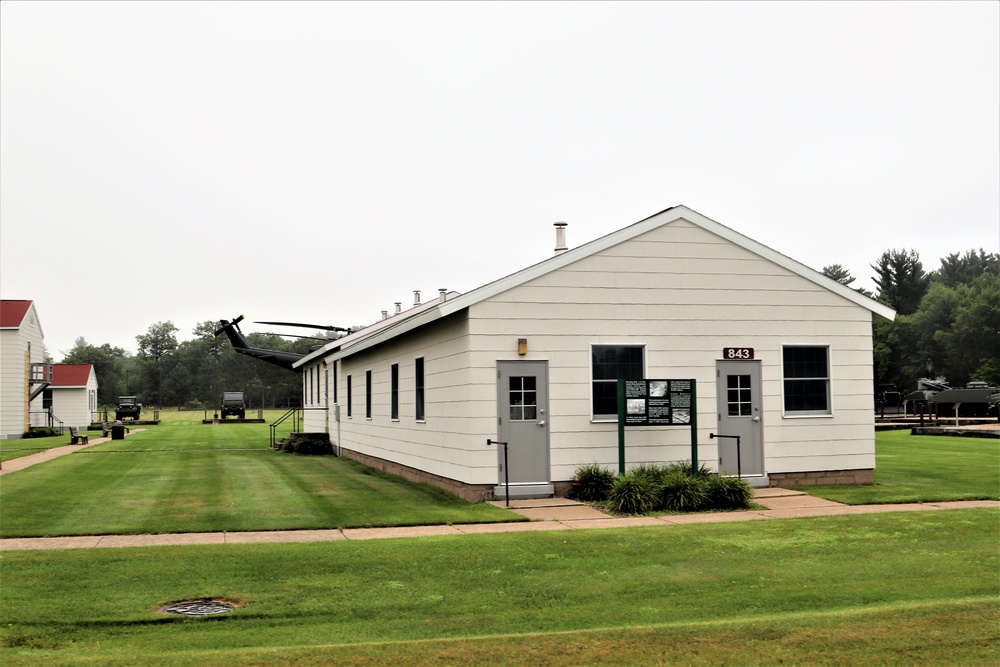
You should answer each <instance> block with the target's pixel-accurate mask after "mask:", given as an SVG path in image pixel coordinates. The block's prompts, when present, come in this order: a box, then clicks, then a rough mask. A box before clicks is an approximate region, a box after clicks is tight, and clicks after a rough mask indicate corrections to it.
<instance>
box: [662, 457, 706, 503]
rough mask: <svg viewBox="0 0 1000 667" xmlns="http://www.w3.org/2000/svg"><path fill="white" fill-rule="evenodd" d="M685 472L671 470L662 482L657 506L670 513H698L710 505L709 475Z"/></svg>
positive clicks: (688, 468) (687, 470)
mask: <svg viewBox="0 0 1000 667" xmlns="http://www.w3.org/2000/svg"><path fill="white" fill-rule="evenodd" d="M690 470H691V467H690V465H689V466H688V467H687V469H686V471H685V470H679V469H675V470H671V471H670V472H668V473H666V474H665V475H664V476H663V478H662V480H661V481H660V488H659V493H658V494H657V495H658V500H659V502H658V503H657V506H658V507H659V508H660V509H664V510H668V511H670V512H697V511H698V510H702V509H705V508H706V507H707V506H708V505H709V499H708V493H707V479H708V476H707V475H699V476H697V477H695V476H693V475H691V474H690Z"/></svg>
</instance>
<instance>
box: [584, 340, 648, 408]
mask: <svg viewBox="0 0 1000 667" xmlns="http://www.w3.org/2000/svg"><path fill="white" fill-rule="evenodd" d="M597 346H600V347H640V348H642V377H643V378H646V377H649V355H647V354H646V343H591V344H590V345H589V346H588V347H587V373H588V375H587V378H588V380H587V403H588V405H589V410H590V423H591V424H617V423H618V416H617V415H615V417H614V418H608V417H595V416H594V348H595V347H597Z"/></svg>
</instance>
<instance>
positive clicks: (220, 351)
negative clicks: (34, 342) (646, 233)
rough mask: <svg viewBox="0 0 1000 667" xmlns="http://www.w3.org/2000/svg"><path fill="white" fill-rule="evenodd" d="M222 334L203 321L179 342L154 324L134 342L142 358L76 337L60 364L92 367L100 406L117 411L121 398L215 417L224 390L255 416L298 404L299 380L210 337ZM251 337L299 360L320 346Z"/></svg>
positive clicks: (170, 328) (165, 325)
mask: <svg viewBox="0 0 1000 667" xmlns="http://www.w3.org/2000/svg"><path fill="white" fill-rule="evenodd" d="M218 327H219V325H218V323H217V322H213V321H211V320H209V321H205V322H202V323H200V324H198V325H197V326H196V327H195V328H194V330H193V331H192V334H193V336H194V337H193V338H192V339H190V340H185V341H180V342H179V341H178V340H177V334H178V332H179V329H178V328H177V327H176V326H174V324H173V322H170V321H169V320H168V321H166V322H157V323H155V324H152V325H150V327H149V329H148V330H147V331H146V333H144V334H140V335H138V336H136V342H137V343H138V353H137V354H131V353H129V352H127V351H126V350H123V349H122V348H120V347H112V346H111V345H109V344H107V343H105V344H103V345H99V346H97V345H91V344H90V343H88V342H87V341H86V340H85V339H83V338H77V339H76V341H75V343H74V346H73V348H72V349H71V350H70V351H69V352H68V353H67V354H66V355H65V358H64V359H63V360H62V363H65V364H93V365H94V372H95V374H96V375H97V382H98V390H97V391H98V402H99V403H100V404H101V405H102V406H113V405H115V404H116V403H117V400H118V397H119V396H137V397H138V398H139V401H140V402H142V403H143V404H145V405H156V406H160V407H163V406H171V407H173V406H178V407H184V408H186V409H191V410H200V409H209V410H214V409H216V408H218V407H219V400H220V397H221V395H222V392H225V391H242V392H244V394H245V397H244V398H245V399H246V400H247V406H248V408H251V409H257V408H260V407H263V408H288V407H298V406H300V405H301V402H302V398H301V397H302V379H301V377H300V375H299V374H298V373H297V372H294V371H290V370H286V369H284V368H280V367H278V366H273V365H271V364H266V363H263V362H261V361H260V360H258V359H254V358H252V357H248V356H247V355H243V354H238V353H237V352H236V351H235V350H233V346H232V345H230V343H229V340H228V339H227V338H226V337H225V336H224V335H220V336H219V337H218V338H214V337H213V335H212V334H213V333H214V332H215V331H216V330H217V329H218ZM317 336H319V337H323V335H322V334H317ZM246 337H247V340H248V341H249V342H250V344H251V345H252V346H253V347H258V348H263V349H267V350H280V351H285V352H294V353H297V354H305V353H306V352H308V351H309V348H310V347H311V346H312V345H314V344H316V341H312V340H307V339H299V340H294V341H288V340H285V339H284V338H282V337H281V336H278V335H277V334H266V333H250V334H247V336H246Z"/></svg>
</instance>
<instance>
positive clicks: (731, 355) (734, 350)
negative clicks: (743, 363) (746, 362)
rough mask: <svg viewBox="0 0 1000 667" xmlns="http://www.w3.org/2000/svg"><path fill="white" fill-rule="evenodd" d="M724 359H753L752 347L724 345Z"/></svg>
mask: <svg viewBox="0 0 1000 667" xmlns="http://www.w3.org/2000/svg"><path fill="white" fill-rule="evenodd" d="M722 358H723V359H753V348H752V347H724V348H722Z"/></svg>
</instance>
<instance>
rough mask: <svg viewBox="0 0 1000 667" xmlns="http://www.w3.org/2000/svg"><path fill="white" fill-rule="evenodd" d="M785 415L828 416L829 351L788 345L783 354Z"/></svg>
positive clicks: (807, 346)
mask: <svg viewBox="0 0 1000 667" xmlns="http://www.w3.org/2000/svg"><path fill="white" fill-rule="evenodd" d="M781 371H782V378H783V380H784V400H785V414H786V415H828V414H830V413H831V409H830V348H829V347H827V346H823V345H817V346H811V345H786V346H785V347H784V348H782V351H781Z"/></svg>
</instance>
